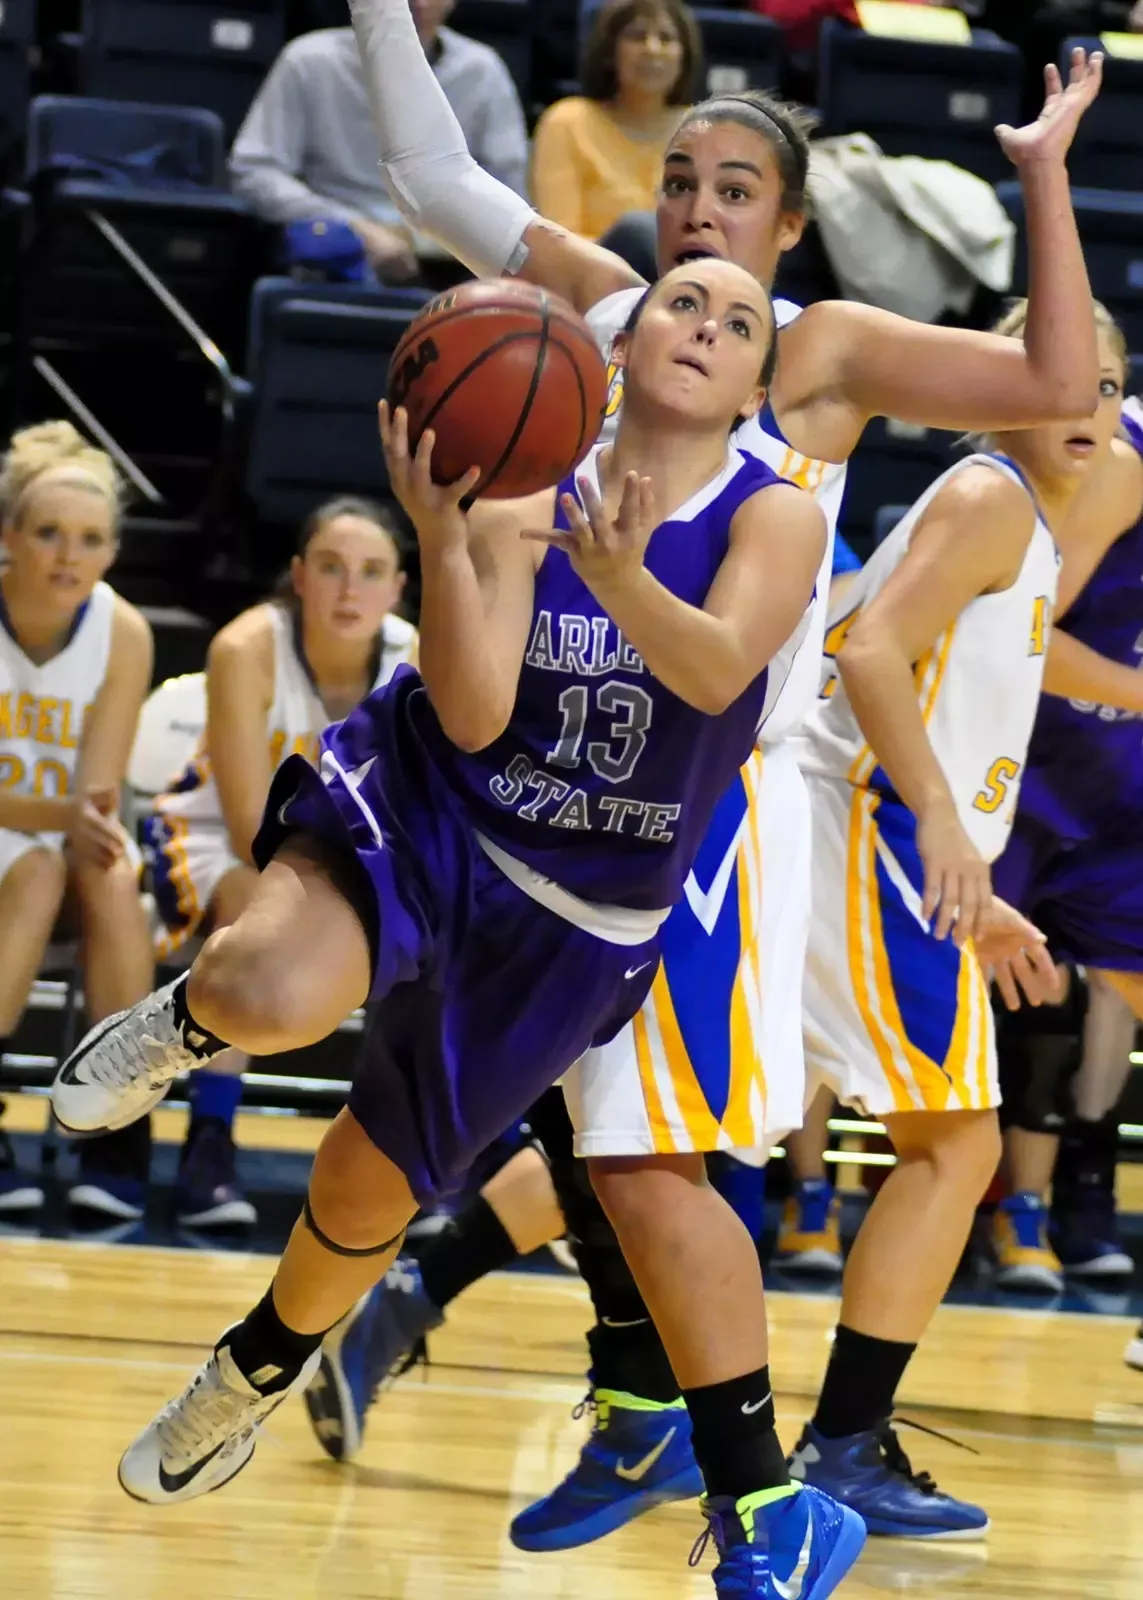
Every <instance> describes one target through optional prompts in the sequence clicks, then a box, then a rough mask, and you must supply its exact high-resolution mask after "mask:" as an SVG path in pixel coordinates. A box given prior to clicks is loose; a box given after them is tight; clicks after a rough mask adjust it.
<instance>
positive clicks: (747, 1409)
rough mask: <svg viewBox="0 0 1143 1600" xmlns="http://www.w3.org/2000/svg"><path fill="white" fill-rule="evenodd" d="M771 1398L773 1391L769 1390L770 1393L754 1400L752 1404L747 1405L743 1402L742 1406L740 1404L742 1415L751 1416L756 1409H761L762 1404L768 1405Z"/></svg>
mask: <svg viewBox="0 0 1143 1600" xmlns="http://www.w3.org/2000/svg"><path fill="white" fill-rule="evenodd" d="M772 1398H773V1391H771V1393H770V1394H768V1395H766V1397H765V1399H762V1400H756V1401H755V1402H754V1404H753V1405H747V1404H745V1402H744V1403H743V1406H742V1415H743V1416H744V1417H752V1416H753V1415H754V1413H755V1412H756V1411H761V1409H762V1407H763V1406H764V1405H768V1404H769V1403H770V1400H771V1399H772Z"/></svg>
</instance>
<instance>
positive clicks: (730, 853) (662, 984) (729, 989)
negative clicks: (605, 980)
mask: <svg viewBox="0 0 1143 1600" xmlns="http://www.w3.org/2000/svg"><path fill="white" fill-rule="evenodd" d="M763 759H764V757H763V754H762V752H761V751H756V752H755V753H754V755H753V756H752V757H751V759H750V761H749V762H748V763H747V765H746V766H745V767H743V769H742V771H741V773H740V774H739V776H738V779H737V780H736V782H735V783H734V784H733V785H732V786H731V788H730V789H729V790H728V791H727V793H726V794H725V795H724V796H723V798H722V800H721V802H720V803H719V806H718V809H717V810H716V812H715V814H714V817H713V819H712V821H711V825H710V827H709V829H708V830H707V834H706V837H705V838H704V840H703V844H702V848H701V849H700V851H699V854H698V857H697V859H696V861H695V865H694V869H693V872H692V878H691V882H690V883H689V884H688V896H687V901H686V902H684V903H681V904H680V905H678V906H677V907H676V908H675V910H674V911H673V912H672V913H671V915H670V916H669V917H668V918H667V921H666V922H665V923H664V925H663V929H662V934H661V942H662V951H663V960H662V963H661V965H660V967H659V971H658V973H657V974H656V977H655V982H654V984H653V986H652V989H651V994H650V996H649V998H648V1002H647V1004H646V1005H645V1006H644V1008H643V1010H642V1011H641V1012H640V1013H639V1015H638V1016H637V1017H636V1018H635V1022H634V1031H635V1050H636V1057H637V1060H638V1066H639V1075H640V1080H641V1084H642V1089H643V1097H644V1103H645V1106H646V1110H647V1116H648V1121H649V1124H650V1129H651V1133H652V1137H653V1141H654V1147H655V1150H656V1151H657V1152H659V1153H662V1154H674V1153H677V1152H680V1151H689V1150H707V1151H709V1150H728V1149H734V1148H739V1147H754V1146H756V1145H758V1144H759V1143H760V1142H761V1140H762V1138H763V1135H764V1129H765V1109H766V1100H767V1094H766V1072H765V1065H764V1062H763V1060H762V1052H761V1010H762V1001H763V995H762V984H761V953H760V948H759V937H760V928H759V922H760V908H761V893H762V878H763V871H764V861H763V848H762V837H761V827H760V806H759V796H760V789H761V783H762V763H763Z"/></svg>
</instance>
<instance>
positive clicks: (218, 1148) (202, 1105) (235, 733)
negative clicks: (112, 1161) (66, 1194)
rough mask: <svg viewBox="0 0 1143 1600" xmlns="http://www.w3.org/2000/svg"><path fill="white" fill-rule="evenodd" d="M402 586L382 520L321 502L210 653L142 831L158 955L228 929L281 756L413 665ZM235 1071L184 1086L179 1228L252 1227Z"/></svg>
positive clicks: (249, 875)
mask: <svg viewBox="0 0 1143 1600" xmlns="http://www.w3.org/2000/svg"><path fill="white" fill-rule="evenodd" d="M404 581H405V580H404V574H403V573H402V571H401V561H400V552H399V550H398V547H397V543H396V539H395V537H394V535H393V531H392V528H391V526H390V524H389V521H388V519H387V516H386V513H385V512H384V511H383V510H382V509H381V508H380V507H379V506H375V505H374V504H373V503H372V502H370V501H365V500H359V499H356V498H353V497H343V498H340V499H337V500H332V501H330V502H329V503H328V504H327V505H324V506H321V507H320V508H319V509H318V510H317V511H315V512H314V513H313V515H312V516H310V517H309V518H308V519H307V521H306V523H305V525H304V527H303V529H302V533H301V538H300V540H299V544H298V552H297V554H296V555H295V556H294V559H293V562H292V564H291V568H290V571H289V573H288V574H287V575H286V577H285V578H284V579H283V582H282V584H281V585H280V586H279V593H278V595H277V597H276V598H275V599H273V600H271V601H270V602H268V603H267V604H265V605H260V606H254V607H253V608H252V609H251V610H249V611H245V612H243V613H242V615H241V616H238V617H236V618H235V619H234V621H233V622H231V623H229V624H228V625H227V626H226V627H225V628H223V629H222V631H221V632H220V633H219V634H218V636H217V637H216V638H215V639H214V641H213V642H212V644H211V647H210V654H209V656H208V659H207V670H206V675H205V682H204V684H203V691H204V693H203V704H202V708H201V712H200V714H199V716H200V720H201V723H202V725H203V735H202V738H201V740H200V742H199V747H198V750H197V751H196V753H195V755H194V757H193V759H192V760H191V761H190V763H189V764H188V766H187V767H186V770H185V771H184V772H183V773H182V774H181V775H180V776H179V778H178V779H177V780H176V781H175V782H174V783H173V784H172V785H171V787H170V788H169V789H168V790H167V792H166V793H165V794H161V795H159V796H158V798H157V799H156V801H155V803H154V809H153V811H152V813H151V815H150V816H149V817H148V818H147V820H146V822H145V823H144V828H143V833H144V841H145V845H146V849H147V855H148V859H149V862H150V867H151V881H152V884H153V887H154V893H155V900H156V903H157V905H158V907H159V912H160V915H161V917H162V923H163V928H162V932H161V935H160V941H159V952H160V955H162V956H165V955H168V954H169V953H170V952H171V951H173V950H176V949H177V948H178V947H179V946H180V945H182V944H183V943H184V942H185V941H186V940H187V939H188V938H190V937H191V936H192V935H194V934H196V933H199V932H203V931H205V930H207V929H210V930H214V929H217V928H222V927H227V926H229V924H230V923H232V922H233V921H234V920H235V919H236V918H237V917H238V916H239V914H240V913H241V911H242V909H243V908H244V906H245V905H246V904H247V903H248V901H249V899H250V897H251V895H252V894H253V893H254V890H255V888H256V885H257V882H258V874H257V872H256V870H255V868H254V865H253V861H252V859H251V845H252V843H253V839H254V834H255V832H256V830H257V827H258V824H259V822H260V820H261V816H262V809H263V806H264V805H265V800H266V794H267V792H268V790H269V787H270V782H271V779H272V778H273V775H274V773H275V772H276V770H277V769H278V767H279V766H280V765H281V763H282V762H283V761H284V760H285V759H286V757H287V756H289V755H294V754H299V755H304V756H306V757H307V758H309V759H311V760H316V755H317V748H318V739H319V736H320V735H321V733H322V731H323V729H324V728H326V727H327V726H328V725H329V724H330V723H331V722H336V721H338V720H340V719H341V718H342V717H344V716H346V715H348V713H349V712H350V711H351V710H352V709H353V707H354V706H355V705H357V704H358V703H359V702H360V701H361V700H363V699H364V698H365V696H366V695H367V694H368V693H369V692H370V691H371V690H372V689H373V688H375V687H376V686H378V685H379V684H381V683H384V682H386V681H387V680H388V679H389V678H390V677H391V676H392V674H393V672H394V671H395V669H396V667H397V666H398V665H399V664H400V662H402V661H407V660H408V659H409V657H410V656H411V654H412V653H413V651H414V649H415V647H416V632H415V630H414V629H413V627H412V626H411V624H409V623H408V622H405V621H403V620H402V619H401V618H400V617H397V616H394V615H392V607H394V606H395V605H396V604H397V601H398V599H399V598H400V595H401V590H402V588H403V587H404ZM187 720H188V721H190V720H193V719H191V718H187ZM246 1061H247V1057H246V1056H245V1055H243V1053H242V1052H241V1051H238V1050H232V1051H228V1052H227V1053H226V1054H225V1056H221V1057H219V1058H218V1059H216V1060H215V1061H213V1062H212V1063H211V1066H210V1068H209V1070H207V1071H204V1072H199V1073H196V1074H195V1075H194V1076H193V1077H192V1078H191V1080H190V1086H189V1091H188V1092H189V1097H190V1102H191V1121H190V1125H189V1128H188V1131H187V1138H186V1142H185V1144H184V1146H183V1150H182V1154H181V1157H180V1161H179V1169H178V1175H177V1177H176V1181H175V1193H174V1205H175V1215H176V1217H177V1219H178V1220H179V1222H180V1223H181V1224H183V1225H184V1226H186V1227H193V1228H210V1227H222V1226H225V1227H233V1226H234V1225H235V1224H243V1225H246V1226H249V1225H250V1224H252V1223H253V1222H254V1221H256V1220H257V1217H256V1212H255V1210H254V1207H253V1205H252V1204H251V1202H250V1201H249V1199H248V1198H247V1197H246V1196H245V1195H244V1194H243V1192H242V1189H241V1186H240V1184H239V1180H238V1171H237V1163H236V1158H235V1149H234V1138H233V1126H234V1118H235V1114H236V1112H237V1110H238V1106H239V1102H240V1099H241V1094H242V1083H241V1076H240V1075H241V1073H242V1072H243V1070H244V1069H245V1066H246Z"/></svg>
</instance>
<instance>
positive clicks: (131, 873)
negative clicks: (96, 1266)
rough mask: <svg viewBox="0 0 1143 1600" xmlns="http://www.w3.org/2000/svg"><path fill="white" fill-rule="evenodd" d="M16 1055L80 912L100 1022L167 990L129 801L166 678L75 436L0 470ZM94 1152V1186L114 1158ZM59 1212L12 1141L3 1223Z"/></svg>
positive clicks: (3, 820)
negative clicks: (46, 969)
mask: <svg viewBox="0 0 1143 1600" xmlns="http://www.w3.org/2000/svg"><path fill="white" fill-rule="evenodd" d="M0 503H2V511H3V527H4V551H5V556H6V561H5V564H4V566H3V569H2V570H0V1049H2V1047H3V1042H4V1040H5V1039H6V1038H7V1036H8V1035H9V1034H11V1033H13V1032H14V1031H15V1028H16V1025H17V1023H18V1022H19V1020H20V1016H21V1013H22V1012H23V1009H24V1006H25V1003H26V1001H27V998H28V992H29V990H30V989H31V986H32V981H33V979H34V978H35V976H36V973H37V971H38V970H39V967H40V964H41V962H42V960H43V956H44V951H45V949H46V947H47V945H48V942H49V940H50V938H51V935H52V930H53V928H54V927H55V925H56V922H57V919H58V918H59V916H60V912H61V909H62V908H63V906H64V902H65V896H67V897H68V898H69V899H70V900H71V901H72V902H74V905H73V907H72V906H69V914H70V912H71V911H72V910H73V909H74V916H75V918H76V920H78V923H79V926H80V929H81V931H82V935H83V937H82V942H81V946H80V959H81V963H82V967H83V988H84V994H85V996H86V1002H87V1011H88V1015H89V1017H90V1018H91V1020H92V1021H93V1022H96V1021H99V1020H100V1019H102V1018H103V1017H106V1016H108V1015H110V1014H111V1013H112V1012H115V1011H120V1010H122V1009H124V1008H125V1007H127V1006H131V1005H134V1004H135V1002H136V1001H137V1000H139V999H140V998H141V997H142V996H143V995H145V994H146V993H147V991H148V989H149V988H150V987H151V982H152V977H153V960H152V955H151V939H150V931H149V929H148V926H147V919H146V916H145V913H144V910H143V905H142V902H141V900H140V897H139V886H138V864H139V857H138V851H137V850H136V849H135V847H134V844H133V841H132V840H131V839H130V837H129V836H128V833H127V831H126V829H125V828H124V827H123V825H122V823H121V822H120V821H119V794H120V789H121V786H122V783H123V776H124V772H125V770H126V766H127V758H128V755H129V753H130V750H131V744H132V741H133V739H134V736H135V725H136V722H137V720H138V716H139V708H140V706H141V705H142V703H143V697H144V696H145V694H146V692H147V688H148V684H149V680H150V676H151V658H152V645H151V630H150V628H149V627H148V625H147V623H146V621H145V620H144V618H143V617H142V616H141V615H140V613H139V612H138V611H136V610H135V608H134V606H131V605H128V603H127V602H126V601H125V600H123V599H122V598H121V597H120V596H119V595H117V594H116V593H115V591H114V590H113V589H111V588H109V587H108V586H107V584H106V583H104V582H103V581H102V580H103V576H104V574H105V573H106V572H107V570H108V568H109V567H110V566H111V563H112V562H113V561H114V559H115V555H116V552H117V549H118V542H119V483H118V478H117V474H116V472H115V468H114V466H113V464H112V462H111V460H110V458H109V457H108V456H106V455H105V454H104V453H103V451H101V450H96V449H93V448H92V447H91V446H90V445H88V444H87V442H86V441H85V440H84V439H83V438H82V437H81V436H80V435H79V434H78V433H77V432H76V430H75V429H74V428H73V427H72V426H71V424H70V423H66V422H49V423H44V424H42V425H41V426H39V427H33V428H25V429H24V430H23V431H22V432H21V433H18V434H16V436H15V437H14V438H13V440H12V443H11V447H10V448H9V450H8V452H7V454H6V456H5V457H4V461H3V468H2V472H0ZM108 1148H109V1147H108V1145H107V1143H106V1142H105V1141H92V1142H91V1144H90V1146H89V1147H88V1148H86V1149H85V1150H84V1151H83V1152H82V1153H81V1168H82V1171H81V1179H82V1180H84V1181H81V1182H80V1183H79V1184H77V1185H75V1186H74V1187H73V1188H72V1190H71V1191H70V1196H69V1197H70V1199H71V1200H72V1201H73V1203H77V1204H83V1203H84V1200H85V1188H86V1186H87V1184H86V1180H87V1179H88V1178H90V1177H92V1176H93V1174H94V1173H95V1172H97V1171H98V1169H99V1166H100V1161H101V1158H102V1156H103V1155H104V1154H105V1152H106V1151H107V1149H108ZM42 1203H43V1191H42V1189H41V1188H40V1186H39V1184H38V1183H35V1182H33V1181H31V1179H30V1178H28V1177H27V1176H26V1175H23V1174H21V1173H20V1172H19V1171H18V1170H17V1168H16V1164H15V1160H14V1157H13V1155H12V1151H11V1147H10V1146H9V1144H8V1142H7V1140H6V1139H5V1137H4V1135H3V1133H2V1131H0V1213H3V1212H14V1211H27V1210H34V1209H35V1208H37V1207H38V1206H40V1205H41V1204H42Z"/></svg>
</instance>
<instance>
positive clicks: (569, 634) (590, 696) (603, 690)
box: [489, 610, 680, 843]
mask: <svg viewBox="0 0 1143 1600" xmlns="http://www.w3.org/2000/svg"><path fill="white" fill-rule="evenodd" d="M524 659H525V661H526V662H527V664H528V666H530V667H534V668H535V669H536V670H537V671H539V672H554V673H559V674H562V675H564V676H569V675H574V676H575V677H577V678H578V679H585V678H586V679H588V680H598V681H589V682H586V683H585V682H575V683H569V684H568V686H567V687H566V688H565V689H564V690H563V691H562V692H561V694H560V696H559V710H560V716H561V719H562V720H561V726H560V731H559V737H558V738H557V740H556V742H555V743H554V744H553V745H552V747H551V749H550V750H549V751H548V753H547V758H546V769H541V768H538V767H537V766H536V764H535V763H534V762H533V761H531V760H530V759H529V757H528V756H526V755H523V754H517V755H515V756H513V757H512V759H511V761H509V762H508V763H507V765H506V767H505V768H504V770H503V771H502V772H501V773H500V774H499V775H498V776H497V777H495V778H493V779H492V780H491V782H490V783H489V788H490V790H491V792H492V794H493V795H494V797H495V798H496V799H497V800H498V801H499V802H500V804H501V805H503V806H506V807H509V808H513V809H515V810H516V813H517V815H518V816H520V817H522V818H523V819H525V820H526V821H528V822H542V823H547V824H549V825H550V826H551V827H554V828H569V829H578V830H583V831H587V830H597V831H598V830H602V831H603V832H605V833H621V834H626V835H628V836H633V837H636V838H639V839H644V840H648V841H651V842H653V843H666V842H668V841H669V840H671V839H672V838H673V836H674V830H673V826H672V825H673V824H674V823H675V822H677V820H678V817H679V811H680V807H679V806H678V804H668V803H659V802H656V801H653V800H644V799H637V798H635V797H634V796H632V795H629V794H628V795H622V794H608V793H599V792H594V793H593V792H589V790H588V789H586V788H583V787H580V786H578V785H576V784H575V782H574V780H572V779H571V778H570V775H571V774H572V773H574V772H575V770H576V768H577V767H579V766H580V765H581V763H584V762H586V764H587V767H588V768H589V769H590V770H591V771H592V772H593V773H594V774H595V776H596V777H597V778H600V779H602V780H603V781H604V782H605V783H609V784H623V783H626V782H627V780H628V779H629V778H630V777H631V776H632V774H633V773H634V771H635V767H636V764H637V763H638V760H639V757H640V755H641V754H642V752H643V749H644V747H645V745H646V743H647V730H648V728H649V727H650V726H651V719H652V717H653V715H654V700H653V698H652V696H651V694H650V693H649V692H648V690H647V689H646V688H644V687H643V686H642V685H640V684H639V683H637V682H633V681H632V680H633V679H636V678H639V677H641V676H643V675H645V673H646V668H645V667H644V664H643V661H642V658H641V657H640V656H639V654H638V652H637V651H636V650H634V649H633V648H632V647H631V645H629V644H628V643H627V641H626V639H624V637H623V635H622V634H621V633H619V631H618V629H617V628H616V627H615V625H614V623H612V622H611V621H610V620H609V619H608V618H607V617H603V616H594V617H583V616H574V615H571V616H569V615H566V614H565V615H561V616H557V617H554V618H553V615H552V613H551V612H550V611H547V610H541V611H539V612H537V614H536V617H535V619H534V622H533V626H532V636H531V638H530V640H529V642H528V649H527V652H526V654H525V657H524ZM619 673H622V674H623V676H622V677H620V676H617V674H619ZM561 772H563V773H566V774H568V775H569V777H568V778H564V777H561V776H559V774H560V773H561ZM525 796H526V797H527V798H525ZM521 802H523V803H521Z"/></svg>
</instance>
